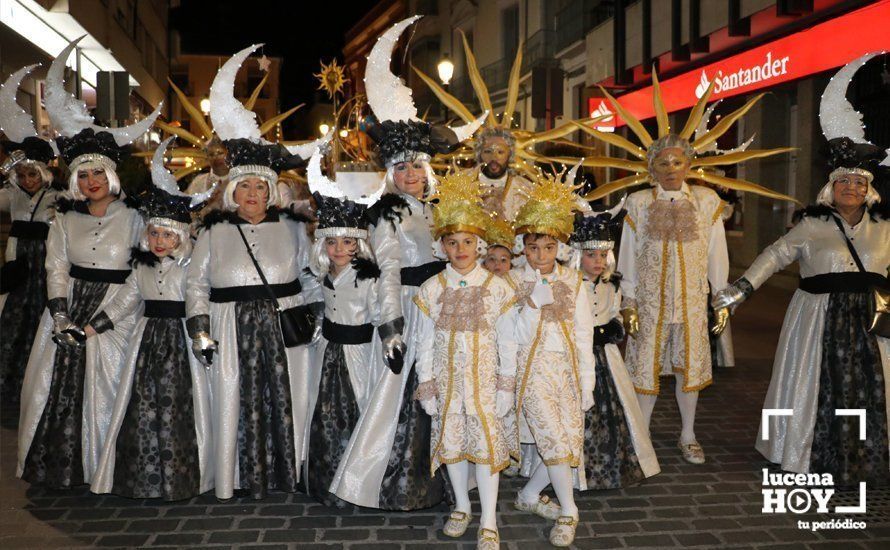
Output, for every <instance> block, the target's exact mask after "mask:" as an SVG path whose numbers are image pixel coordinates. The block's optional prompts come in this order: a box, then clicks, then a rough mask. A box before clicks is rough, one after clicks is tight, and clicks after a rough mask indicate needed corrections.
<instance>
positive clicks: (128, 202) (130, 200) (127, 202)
mask: <svg viewBox="0 0 890 550" xmlns="http://www.w3.org/2000/svg"><path fill="white" fill-rule="evenodd" d="M122 202H123V203H124V206H126V207H127V208H132V209H133V210H138V209H139V205H141V204H142V201H140V200H139V199H138V198H137V197H131V196H129V195H127V196H126V197H124V200H123V201H122Z"/></svg>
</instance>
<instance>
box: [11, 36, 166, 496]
mask: <svg viewBox="0 0 890 550" xmlns="http://www.w3.org/2000/svg"><path fill="white" fill-rule="evenodd" d="M76 44H77V41H74V42H72V43H71V44H69V45H68V46H67V47H65V49H63V50H62V52H61V53H60V54H59V57H57V58H56V59H55V60H54V61H53V63H52V65H51V67H50V69H49V72H48V73H47V78H46V108H47V112H48V114H49V117H50V121H51V122H52V124H53V127H55V128H56V130H57V131H58V132H59V133H60V134H61V136H60V137H58V138H56V144H57V146H58V149H59V152H60V154H61V156H62V158H63V159H64V160H65V162H66V163H67V165H68V167H69V169H70V170H71V177H70V179H69V181H68V192H67V196H66V197H61V198H59V200H58V201H57V203H56V207H55V208H56V217H55V220H54V221H53V223H52V225H51V227H50V231H49V236H48V238H47V245H46V248H47V252H46V271H47V284H46V286H47V297H48V302H47V305H48V310H47V312H46V313H44V314H43V318H42V319H41V322H40V327H39V328H38V331H37V337H36V338H35V340H34V345H33V347H32V350H31V355H30V358H29V359H28V367H27V369H26V371H25V379H24V382H23V385H22V405H21V414H20V418H19V449H18V475H19V476H20V477H21V478H22V479H24V480H26V481H28V482H30V483H38V484H42V485H46V486H49V487H58V488H68V487H72V486H75V485H80V484H83V483H90V482H91V481H92V478H93V474H94V473H95V471H96V467H97V465H98V461H99V455H100V453H101V452H102V446H103V443H104V441H105V435H106V431H107V429H108V425H109V422H110V417H111V409H112V404H113V402H114V396H115V394H116V393H117V386H118V379H119V376H120V369H121V366H122V362H123V358H124V352H125V348H126V342H127V338H129V336H130V333H131V331H132V329H133V325H134V323H135V319H134V318H133V317H132V316H130V317H128V318H123V319H121V320H120V322H115V323H112V322H111V320H110V319H109V318H108V316H107V315H105V314H104V313H103V312H104V310H105V308H106V307H108V306H109V305H110V304H112V303H114V302H116V301H117V297H118V294H119V293H120V291H121V289H122V288H123V284H124V283H125V282H126V279H127V276H128V275H129V273H130V268H129V265H128V262H129V259H130V248H131V247H133V246H134V245H135V244H136V243H138V242H139V238H140V237H141V235H142V229H143V223H142V218H141V217H140V216H139V213H138V212H137V211H136V210H135V209H134V208H133V204H132V203H131V201H130V200H128V199H127V198H126V196H125V194H124V193H123V191H122V190H121V184H120V180H119V178H118V176H117V173H116V172H115V169H116V167H117V165H118V164H119V163H120V162H121V161H122V160H123V159H124V158H125V157H126V156H127V154H128V150H127V148H126V144H128V143H130V142H132V141H133V140H134V139H136V138H137V137H139V136H141V135H142V134H144V133H145V132H146V131H148V129H149V128H150V127H151V124H152V122H153V120H154V118H155V117H157V114H158V113H159V110H157V109H156V110H155V112H154V113H153V114H152V116H151V117H149V118H147V119H145V120H143V121H140V122H138V123H136V124H134V125H132V126H127V127H124V128H113V129H104V128H102V127H99V126H94V125H92V124H90V123H89V122H88V121H90V120H91V117H90V116H89V114H88V113H87V112H86V107H85V106H84V105H83V103H81V102H79V101H78V100H76V99H75V98H74V96H72V95H71V94H70V93H69V92H67V91H66V90H65V88H64V86H63V82H62V78H63V76H62V75H63V70H64V67H65V62H66V60H67V58H68V55H69V54H70V53H71V51H72V50H73V49H74V47H75V46H76Z"/></svg>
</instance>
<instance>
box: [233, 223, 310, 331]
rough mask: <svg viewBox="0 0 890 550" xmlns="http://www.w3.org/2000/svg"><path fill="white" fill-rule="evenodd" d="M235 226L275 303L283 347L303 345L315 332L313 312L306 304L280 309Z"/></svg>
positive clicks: (258, 265)
mask: <svg viewBox="0 0 890 550" xmlns="http://www.w3.org/2000/svg"><path fill="white" fill-rule="evenodd" d="M235 228H237V229H238V234H239V235H241V240H242V241H244V246H245V247H247V254H248V255H249V256H250V259H251V261H253V266H254V267H255V268H256V272H257V274H258V275H259V276H260V280H261V281H263V286H264V287H266V291H267V292H268V293H269V298H271V299H272V303H274V304H275V310H276V311H277V312H278V323H279V324H280V325H281V336H282V337H283V340H284V345H285V347H288V348H294V347H297V346H305V345H306V344H308V343H309V342H311V341H312V335H313V333H314V332H315V314H313V313H312V311H311V310H310V309H309V306H308V305H302V306H296V307H292V308H290V309H284V310H282V309H281V305H280V304H279V303H278V298H277V297H276V296H275V293H274V292H273V291H272V288H271V287H270V286H269V281H267V280H266V275H265V274H264V273H263V270H262V269H261V268H260V264H259V263H258V262H257V261H256V258H255V257H254V255H253V252H252V251H251V250H250V243H248V242H247V237H245V236H244V232H243V231H241V226H240V225H236V226H235Z"/></svg>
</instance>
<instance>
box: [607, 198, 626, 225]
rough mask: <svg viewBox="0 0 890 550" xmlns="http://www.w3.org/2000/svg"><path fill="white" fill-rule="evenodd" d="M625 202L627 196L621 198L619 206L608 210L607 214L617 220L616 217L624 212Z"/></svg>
mask: <svg viewBox="0 0 890 550" xmlns="http://www.w3.org/2000/svg"><path fill="white" fill-rule="evenodd" d="M625 202H627V195H624V196H623V197H621V200H620V201H618V204H616V205H615V206H613V207H612V208H610V209H608V210H606V212H608V213H609V215H611V216H612V219H615V216H617V215H618V214H619V213H620V212H621V211H622V210H624V203H625Z"/></svg>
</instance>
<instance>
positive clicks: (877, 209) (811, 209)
mask: <svg viewBox="0 0 890 550" xmlns="http://www.w3.org/2000/svg"><path fill="white" fill-rule="evenodd" d="M866 212H868V217H869V218H871V219H872V221H878V219H890V211H888V209H886V208H882V207H881V203H879V202H876V203H874V204H873V205H871V206H870V207H869V208H868V210H866ZM832 214H835V215H839V214H837V210H835V209H834V208H832V207H830V206H825V205H824V204H811V205H810V206H807V207H806V208H801V209H800V210H797V211H795V212H794V214H793V216H792V218H791V219H792V223H795V224H796V223H798V222H800V220H802V219H803V218H822V219H823V220H826V221H827V220H830V219H831V215H832Z"/></svg>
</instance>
